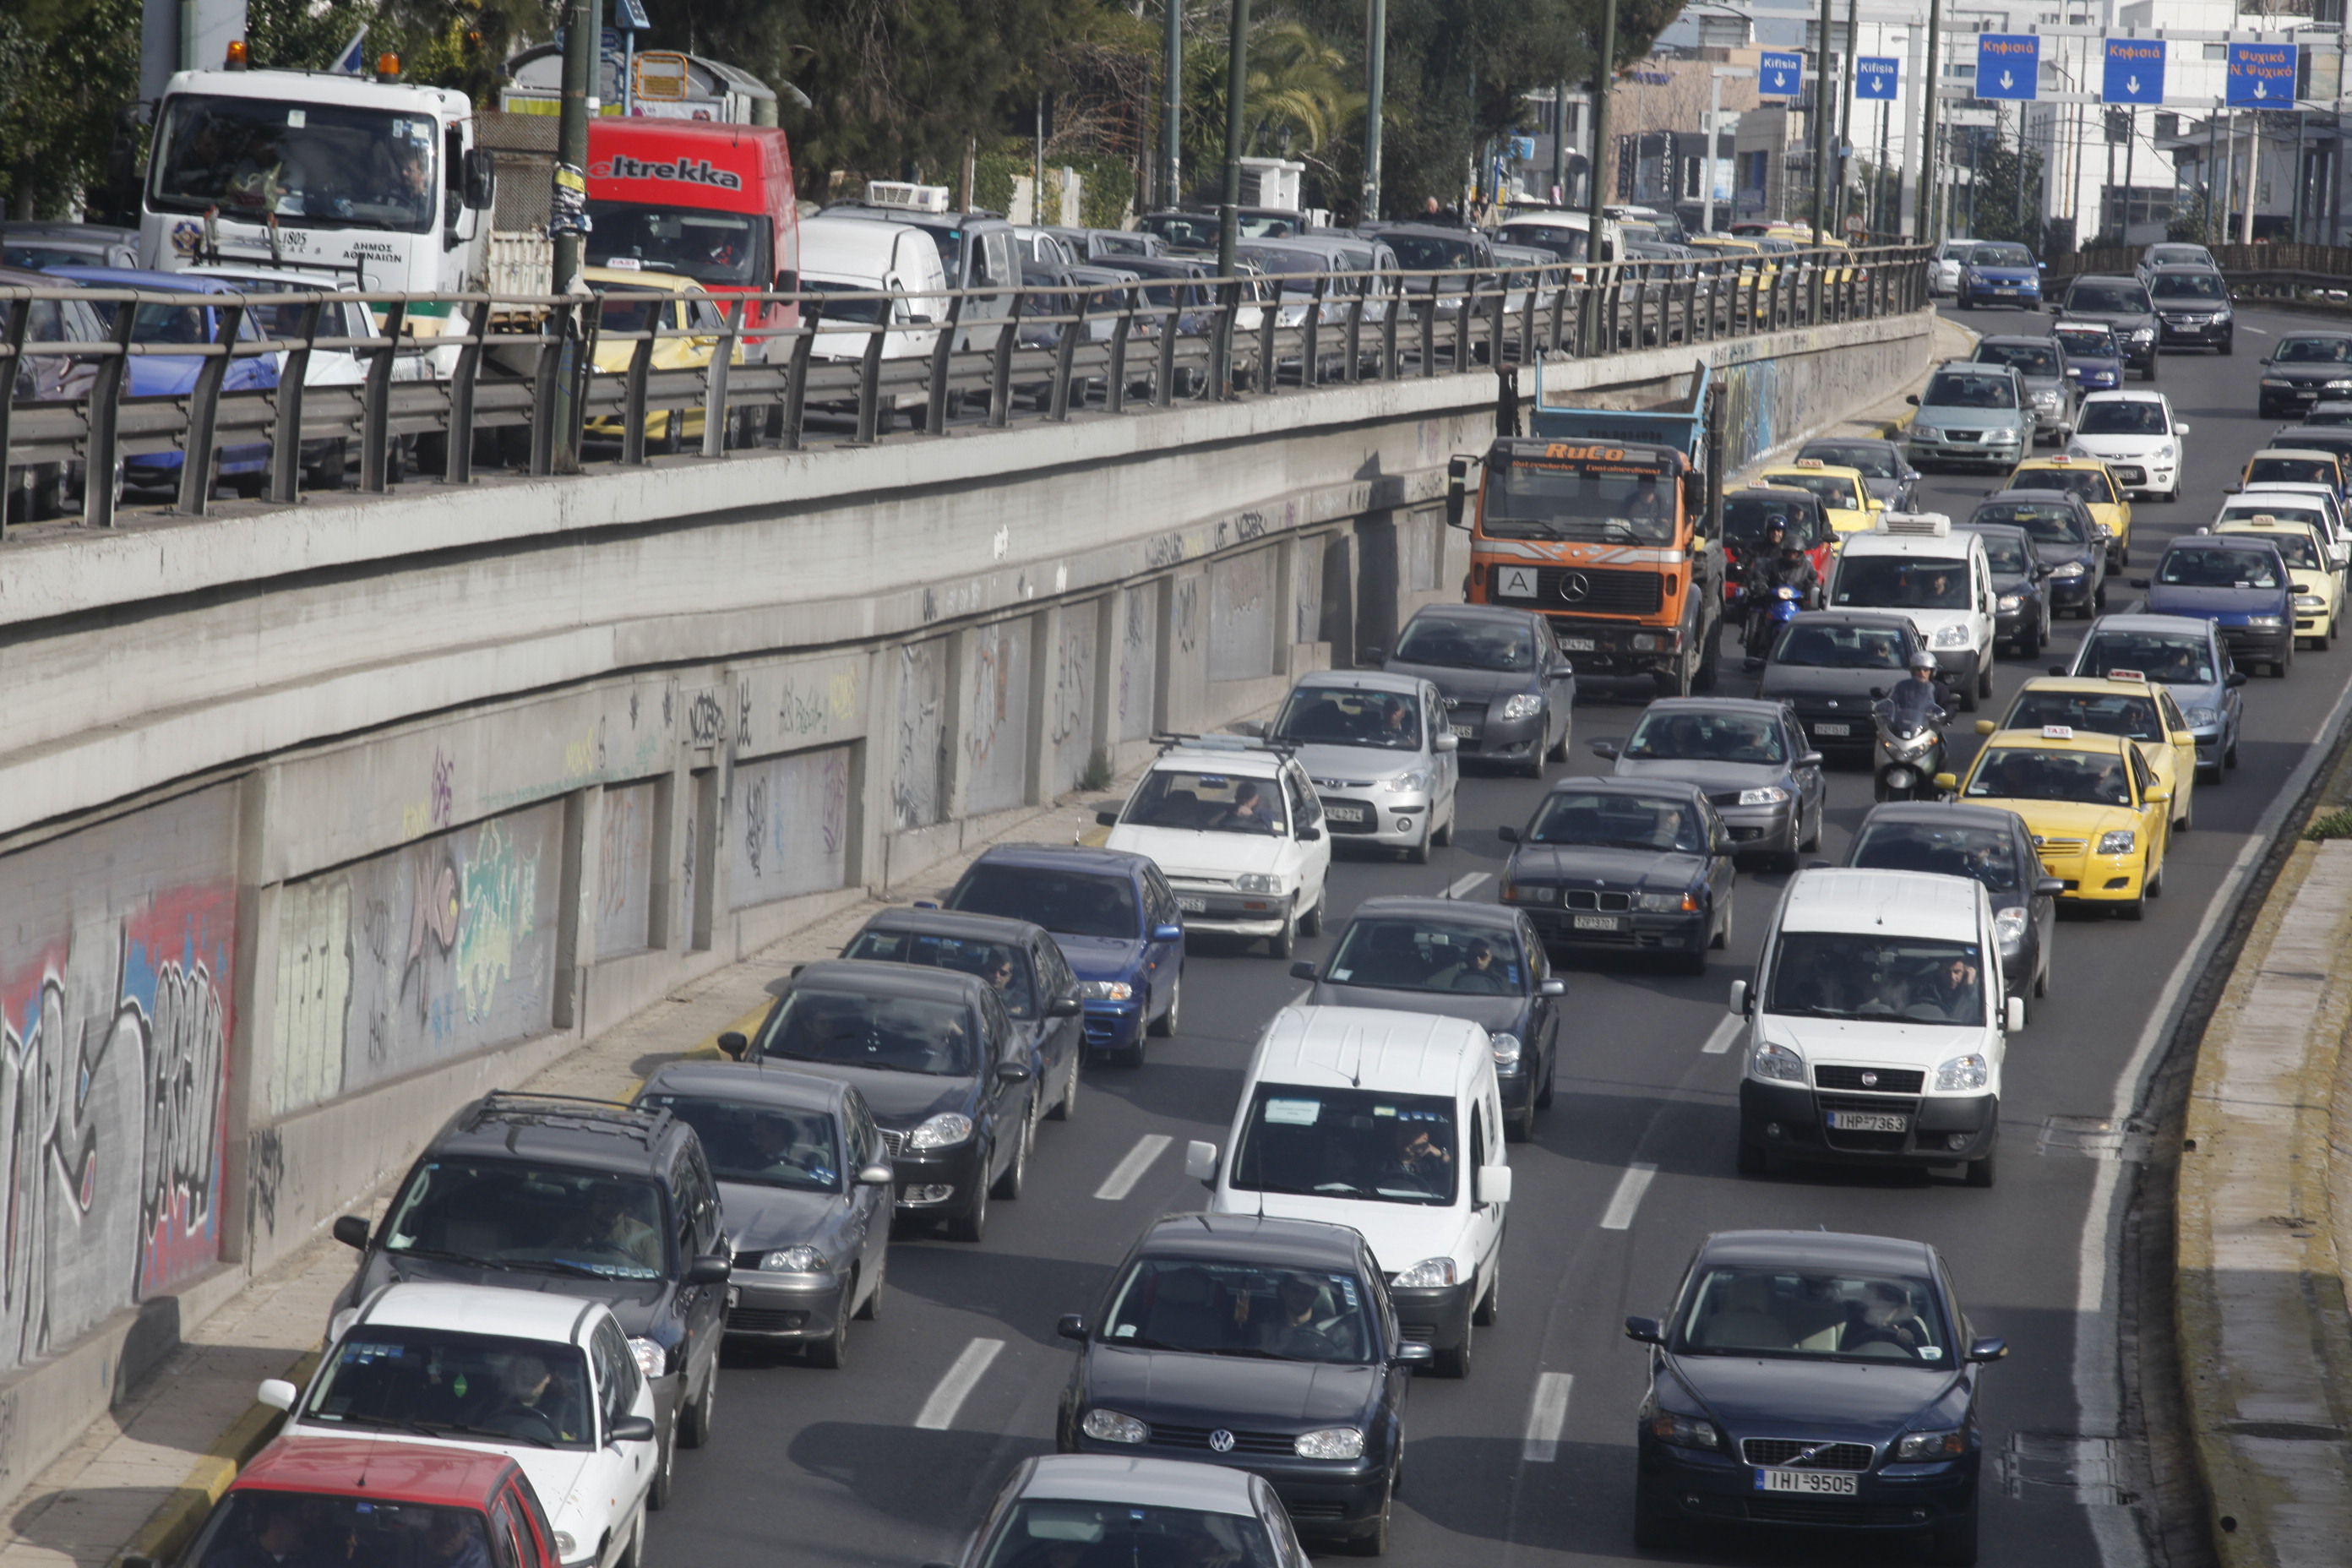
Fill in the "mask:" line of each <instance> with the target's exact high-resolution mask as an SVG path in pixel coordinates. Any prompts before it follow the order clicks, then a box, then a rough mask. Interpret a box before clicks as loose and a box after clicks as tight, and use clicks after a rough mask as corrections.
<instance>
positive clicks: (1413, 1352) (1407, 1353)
mask: <svg viewBox="0 0 2352 1568" xmlns="http://www.w3.org/2000/svg"><path fill="white" fill-rule="evenodd" d="M1436 1360H1437V1347H1436V1346H1435V1345H1424V1344H1421V1343H1418V1342H1415V1341H1412V1340H1407V1341H1405V1342H1403V1343H1402V1344H1401V1345H1399V1346H1397V1348H1396V1354H1394V1355H1392V1356H1391V1357H1389V1364H1390V1365H1391V1366H1410V1367H1423V1366H1429V1365H1431V1364H1433V1363H1434V1362H1435V1361H1436Z"/></svg>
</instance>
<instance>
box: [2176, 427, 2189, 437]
mask: <svg viewBox="0 0 2352 1568" xmlns="http://www.w3.org/2000/svg"><path fill="white" fill-rule="evenodd" d="M2172 433H2173V434H2174V435H2176V436H2186V435H2188V434H2189V426H2186V425H2175V426H2173V427H2172Z"/></svg>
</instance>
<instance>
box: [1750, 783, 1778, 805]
mask: <svg viewBox="0 0 2352 1568" xmlns="http://www.w3.org/2000/svg"><path fill="white" fill-rule="evenodd" d="M1788 798H1789V792H1788V791H1787V790H1785V789H1782V788H1781V787H1780V785H1779V784H1766V785H1765V786H1764V787H1763V788H1762V789H1744V790H1741V791H1740V792H1739V804H1740V805H1780V803H1781V802H1782V801H1784V800H1786V799H1788Z"/></svg>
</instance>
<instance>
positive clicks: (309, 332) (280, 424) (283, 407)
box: [269, 300, 340, 506]
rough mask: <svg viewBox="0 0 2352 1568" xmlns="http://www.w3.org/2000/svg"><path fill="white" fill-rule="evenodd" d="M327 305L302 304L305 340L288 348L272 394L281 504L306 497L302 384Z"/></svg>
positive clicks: (272, 463)
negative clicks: (303, 461) (303, 490)
mask: <svg viewBox="0 0 2352 1568" xmlns="http://www.w3.org/2000/svg"><path fill="white" fill-rule="evenodd" d="M326 309H327V302H326V301H325V300H311V301H310V303H309V304H307V305H305V306H303V307H302V308H301V316H302V341H301V342H300V343H299V344H298V345H297V346H295V347H293V348H290V349H289V350H287V351H286V363H284V364H282V365H280V366H279V367H278V390H277V392H276V393H274V394H273V395H272V403H273V405H275V407H276V409H277V413H278V418H277V422H276V423H275V424H273V425H272V426H270V431H269V499H270V500H273V501H276V502H278V504H279V505H281V506H292V505H293V504H294V503H295V502H297V501H299V500H301V499H302V384H303V383H304V382H305V381H307V380H308V379H309V378H310V344H311V343H312V342H315V341H316V340H317V338H318V336H319V320H320V317H321V316H322V315H324V314H325V313H326ZM339 335H340V334H339ZM338 477H339V478H340V476H338Z"/></svg>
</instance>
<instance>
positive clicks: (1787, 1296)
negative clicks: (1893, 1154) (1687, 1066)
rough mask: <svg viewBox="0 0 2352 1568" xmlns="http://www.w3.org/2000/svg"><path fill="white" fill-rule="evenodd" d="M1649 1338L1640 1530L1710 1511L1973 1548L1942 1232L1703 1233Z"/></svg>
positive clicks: (1976, 1457)
mask: <svg viewBox="0 0 2352 1568" xmlns="http://www.w3.org/2000/svg"><path fill="white" fill-rule="evenodd" d="M1625 1335H1626V1337H1627V1338H1628V1339H1631V1340H1634V1341H1637V1342H1641V1343H1643V1344H1646V1345H1649V1346H1651V1347H1653V1348H1652V1349H1651V1352H1650V1389H1649V1393H1648V1394H1647V1396H1646V1397H1644V1398H1643V1401H1642V1406H1641V1410H1640V1413H1639V1415H1638V1416H1637V1421H1638V1426H1636V1429H1635V1437H1636V1442H1637V1445H1638V1447H1639V1449H1640V1469H1639V1479H1637V1480H1636V1482H1635V1492H1634V1503H1633V1521H1634V1523H1633V1537H1634V1541H1635V1543H1636V1544H1638V1545H1640V1546H1643V1547H1645V1548H1650V1547H1664V1546H1672V1545H1675V1544H1676V1543H1677V1542H1679V1541H1680V1540H1681V1539H1682V1538H1683V1537H1684V1536H1685V1534H1687V1533H1688V1532H1689V1531H1691V1529H1692V1528H1694V1527H1696V1526H1700V1525H1706V1524H1744V1525H1767V1526H1790V1525H1794V1526H1804V1527H1809V1528H1813V1529H1828V1530H1836V1531H1871V1532H1874V1533H1881V1534H1888V1533H1897V1532H1900V1533H1906V1534H1916V1533H1923V1532H1924V1533H1927V1534H1928V1535H1929V1536H1930V1538H1931V1540H1932V1542H1933V1546H1932V1551H1931V1556H1932V1560H1933V1561H1935V1562H1937V1563H1955V1564H1968V1563H1975V1562H1976V1560H1977V1479H1978V1471H1979V1468H1980V1466H1981V1464H1982V1461H1983V1450H1984V1434H1983V1431H1982V1429H1981V1428H1980V1427H1979V1425H1978V1419H1977V1384H1978V1381H1979V1376H1980V1373H1979V1366H1980V1365H1981V1364H1982V1363H1987V1362H1994V1361H1999V1360H2000V1358H2001V1357H2002V1356H2004V1355H2006V1354H2008V1353H2009V1346H2008V1343H2007V1342H2006V1341H2002V1340H1997V1339H1980V1338H1978V1337H1977V1335H1976V1331H1975V1329H1974V1328H1973V1327H1972V1326H1971V1325H1970V1324H1969V1321H1968V1318H1967V1316H1966V1314H1964V1313H1963V1312H1962V1311H1961V1310H1960V1307H1959V1303H1958V1301H1956V1300H1953V1298H1952V1289H1951V1283H1950V1279H1949V1277H1948V1274H1947V1272H1946V1270H1945V1267H1944V1260H1943V1259H1942V1258H1939V1257H1937V1254H1936V1250H1935V1248H1933V1247H1929V1246H1927V1244H1926V1243H1924V1242H1917V1241H1901V1240H1896V1239H1894V1238H1892V1237H1876V1236H1840V1235H1834V1234H1831V1233H1827V1232H1822V1231H1774V1230H1748V1231H1726V1232H1722V1233H1719V1234H1717V1235H1715V1236H1711V1237H1708V1238H1707V1239H1706V1242H1705V1243H1704V1244H1703V1245H1702V1246H1701V1247H1699V1249H1698V1256H1697V1257H1696V1258H1693V1259H1692V1260H1691V1266H1690V1269H1689V1271H1688V1272H1687V1273H1686V1274H1685V1276H1684V1279H1683V1286H1682V1291H1681V1294H1680V1296H1679V1298H1678V1299H1677V1300H1675V1303H1674V1306H1673V1309H1672V1310H1671V1311H1670V1312H1669V1313H1668V1315H1667V1316H1666V1317H1665V1318H1664V1319H1658V1318H1628V1319H1626V1320H1625Z"/></svg>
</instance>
